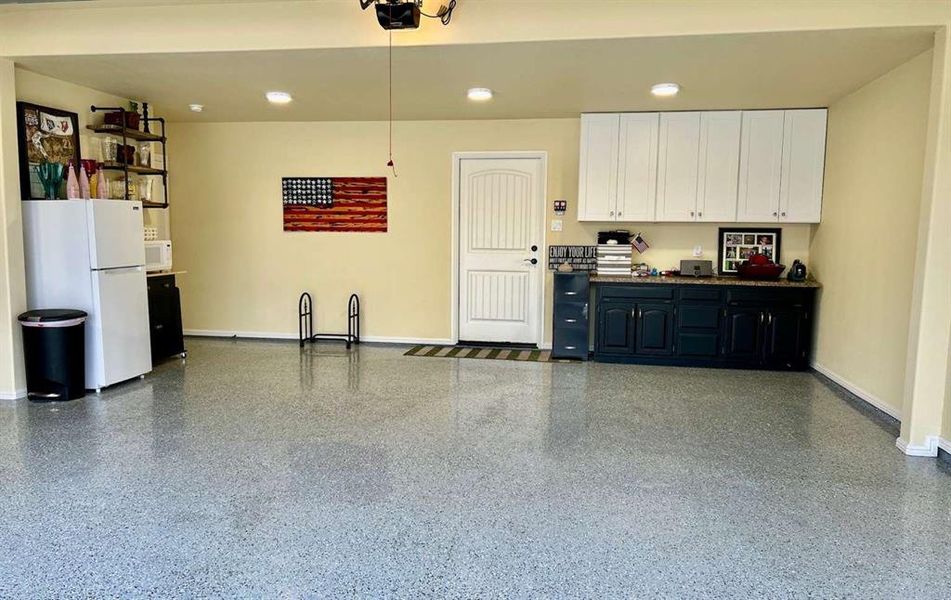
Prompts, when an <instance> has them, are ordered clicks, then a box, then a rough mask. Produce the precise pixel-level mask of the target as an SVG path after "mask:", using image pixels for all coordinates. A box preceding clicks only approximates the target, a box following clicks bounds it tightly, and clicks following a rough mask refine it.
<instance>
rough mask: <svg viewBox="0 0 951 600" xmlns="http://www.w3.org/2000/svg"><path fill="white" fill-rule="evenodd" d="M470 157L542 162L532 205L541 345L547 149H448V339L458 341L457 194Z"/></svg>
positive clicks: (539, 340) (545, 275)
mask: <svg viewBox="0 0 951 600" xmlns="http://www.w3.org/2000/svg"><path fill="white" fill-rule="evenodd" d="M472 158H487V159H493V158H495V159H510V158H537V159H540V160H541V162H542V173H541V179H542V180H541V182H540V183H541V191H542V193H541V202H539V203H538V206H537V207H535V210H537V211H538V215H537V216H538V225H537V226H538V229H539V238H540V239H539V243H538V248H539V253H538V265H537V267H538V269H540V270H541V272H542V276H541V285H539V286H538V298H537V299H536V300H535V301H536V302H537V303H538V314H539V319H538V325H537V327H536V330H537V331H536V332H535V343H536V344H537V345H538V347H539V348H541V346H542V343H543V341H544V340H543V338H544V335H545V323H546V322H547V321H546V320H545V288H546V287H547V283H548V281H547V280H548V273H547V271H548V238H547V235H546V229H547V226H548V221H547V219H546V216H547V214H548V213H547V211H546V210H545V205H546V203H547V200H548V152H546V151H543V150H538V151H535V150H530V151H528V150H518V151H500V152H453V153H452V254H451V256H452V262H451V264H450V267H449V271H450V282H451V286H450V287H451V288H452V289H451V292H450V300H451V304H450V306H451V307H452V309H451V312H450V314H451V318H452V334H451V341H452V343H453V344H458V343H459V258H460V252H459V203H460V202H461V197H460V196H461V194H460V193H459V192H460V190H459V184H460V172H461V170H462V161H463V160H465V159H472Z"/></svg>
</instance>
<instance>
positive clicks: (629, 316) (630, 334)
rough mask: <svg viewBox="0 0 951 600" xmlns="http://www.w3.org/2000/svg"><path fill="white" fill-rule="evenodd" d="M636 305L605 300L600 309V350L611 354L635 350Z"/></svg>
mask: <svg viewBox="0 0 951 600" xmlns="http://www.w3.org/2000/svg"><path fill="white" fill-rule="evenodd" d="M634 310H635V309H634V305H633V304H630V303H627V302H604V303H603V304H602V306H601V307H600V308H599V310H598V330H599V331H598V351H599V352H605V353H610V354H631V353H633V352H634V318H633V313H634Z"/></svg>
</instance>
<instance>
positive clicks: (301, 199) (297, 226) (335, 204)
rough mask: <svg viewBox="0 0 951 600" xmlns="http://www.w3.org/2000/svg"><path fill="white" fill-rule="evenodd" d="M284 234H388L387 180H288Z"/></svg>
mask: <svg viewBox="0 0 951 600" xmlns="http://www.w3.org/2000/svg"><path fill="white" fill-rule="evenodd" d="M282 192H283V205H284V231H354V232H367V233H370V232H382V233H385V232H386V230H387V212H386V177H286V178H284V180H283V181H282Z"/></svg>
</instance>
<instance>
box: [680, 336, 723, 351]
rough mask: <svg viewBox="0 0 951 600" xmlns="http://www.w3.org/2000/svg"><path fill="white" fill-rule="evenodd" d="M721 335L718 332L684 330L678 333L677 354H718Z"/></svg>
mask: <svg viewBox="0 0 951 600" xmlns="http://www.w3.org/2000/svg"><path fill="white" fill-rule="evenodd" d="M718 344H719V336H718V335H717V334H716V333H699V332H684V331H681V332H680V333H678V334H677V354H678V355H679V356H704V357H714V356H716V355H717V346H718Z"/></svg>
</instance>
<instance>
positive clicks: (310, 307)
mask: <svg viewBox="0 0 951 600" xmlns="http://www.w3.org/2000/svg"><path fill="white" fill-rule="evenodd" d="M297 328H298V337H299V340H300V347H301V348H303V347H304V342H310V343H311V344H313V343H315V342H317V341H318V340H324V341H334V342H344V343H346V344H347V350H349V349H350V346H351V345H353V344H359V343H360V297H359V296H357V295H356V294H350V300H349V301H347V333H318V334H315V333H314V299H313V298H311V295H310V293H308V292H304V293H303V294H301V295H300V300H298V301H297ZM305 332H306V335H304V333H305Z"/></svg>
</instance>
